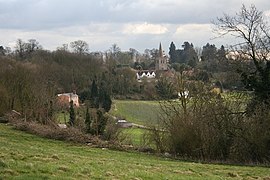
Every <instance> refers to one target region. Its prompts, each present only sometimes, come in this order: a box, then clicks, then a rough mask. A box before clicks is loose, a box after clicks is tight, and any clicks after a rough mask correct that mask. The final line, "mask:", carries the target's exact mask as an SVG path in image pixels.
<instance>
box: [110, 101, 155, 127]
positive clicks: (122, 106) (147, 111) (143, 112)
mask: <svg viewBox="0 0 270 180" xmlns="http://www.w3.org/2000/svg"><path fill="white" fill-rule="evenodd" d="M110 113H111V114H113V115H114V116H118V117H121V118H125V119H126V120H127V121H129V122H133V123H137V124H141V125H146V126H147V125H150V124H152V123H156V122H157V120H158V116H159V102H158V101H127V100H114V101H113V106H112V109H111V111H110Z"/></svg>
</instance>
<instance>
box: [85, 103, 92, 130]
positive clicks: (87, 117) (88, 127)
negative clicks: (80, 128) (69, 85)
mask: <svg viewBox="0 0 270 180" xmlns="http://www.w3.org/2000/svg"><path fill="white" fill-rule="evenodd" d="M91 123H92V120H91V117H90V113H89V107H86V113H85V126H86V132H87V133H91V131H92V129H91Z"/></svg>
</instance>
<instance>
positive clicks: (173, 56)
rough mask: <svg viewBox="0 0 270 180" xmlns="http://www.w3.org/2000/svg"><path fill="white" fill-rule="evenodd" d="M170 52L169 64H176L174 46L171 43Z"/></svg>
mask: <svg viewBox="0 0 270 180" xmlns="http://www.w3.org/2000/svg"><path fill="white" fill-rule="evenodd" d="M169 49H170V51H169V55H170V63H175V62H177V53H176V47H175V45H174V43H173V42H171V45H170V48H169Z"/></svg>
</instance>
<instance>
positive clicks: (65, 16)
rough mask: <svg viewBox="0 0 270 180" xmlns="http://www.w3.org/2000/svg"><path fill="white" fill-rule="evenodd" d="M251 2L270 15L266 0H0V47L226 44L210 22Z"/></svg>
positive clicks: (138, 47) (99, 48)
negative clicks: (22, 44) (30, 42)
mask: <svg viewBox="0 0 270 180" xmlns="http://www.w3.org/2000/svg"><path fill="white" fill-rule="evenodd" d="M242 4H245V5H246V6H250V5H251V4H254V5H255V6H256V7H257V8H258V9H259V10H260V11H263V12H264V14H265V15H266V17H270V1H269V0H0V45H2V46H8V47H11V48H14V46H15V44H16V40H17V39H19V38H20V39H22V40H23V41H27V40H28V39H36V40H37V41H38V42H39V43H40V44H41V45H42V46H43V48H44V49H47V50H55V49H56V48H57V47H60V46H62V44H68V43H70V42H73V41H76V40H83V41H86V42H87V43H88V44H89V50H90V51H106V50H108V49H109V48H110V47H111V45H112V44H117V45H118V46H119V47H120V48H121V49H122V50H123V51H125V50H129V48H134V49H136V50H138V51H140V52H143V51H144V50H145V49H147V48H148V49H152V48H158V47H159V43H160V42H161V43H162V45H163V49H164V50H165V51H168V48H169V45H170V43H171V42H172V41H173V42H174V43H175V45H176V47H177V48H181V45H182V44H183V42H185V41H188V42H190V43H193V45H194V46H195V47H202V46H203V45H205V44H206V43H210V44H215V45H216V46H217V47H218V46H221V45H225V46H226V45H229V44H230V43H231V41H232V39H230V38H215V37H216V36H217V35H216V34H214V33H213V25H212V23H211V22H212V21H213V20H216V18H217V17H221V16H222V15H223V13H227V14H232V15H234V14H235V13H236V12H238V11H239V10H240V8H241V6H242Z"/></svg>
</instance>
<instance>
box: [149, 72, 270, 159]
mask: <svg viewBox="0 0 270 180" xmlns="http://www.w3.org/2000/svg"><path fill="white" fill-rule="evenodd" d="M177 81H178V83H177V87H176V88H177V91H178V92H179V93H180V94H181V95H182V93H183V92H184V91H185V90H187V91H188V92H189V94H188V95H187V96H184V95H182V96H179V101H173V100H166V101H164V102H161V104H160V105H161V113H160V117H161V119H160V122H161V123H160V124H157V125H156V127H154V128H153V129H152V140H153V141H154V142H155V143H156V147H157V149H158V150H159V151H160V152H166V151H168V152H170V153H172V154H175V155H178V156H181V157H188V158H194V159H202V160H210V159H211V160H219V161H236V162H241V163H243V162H249V161H253V162H261V163H263V162H267V163H268V162H269V161H270V159H269V157H270V156H269V155H270V154H269V153H270V151H269V142H270V141H269V139H270V136H269V133H267V132H268V130H267V128H269V121H268V119H269V117H268V116H269V111H268V110H267V108H266V106H264V107H263V106H260V108H258V109H256V112H257V113H256V114H253V116H252V117H250V116H247V115H246V113H245V112H244V109H245V107H246V103H247V102H248V100H249V99H247V96H245V95H242V94H239V95H237V96H235V97H234V98H233V99H231V98H229V96H221V95H220V94H215V93H214V92H213V91H210V88H209V87H207V86H205V85H204V84H203V83H199V82H193V83H192V84H188V83H187V82H186V81H185V79H184V78H182V77H181V76H180V77H179V78H178V80H177ZM259 131H261V132H265V133H259ZM240 154H242V155H240Z"/></svg>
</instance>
